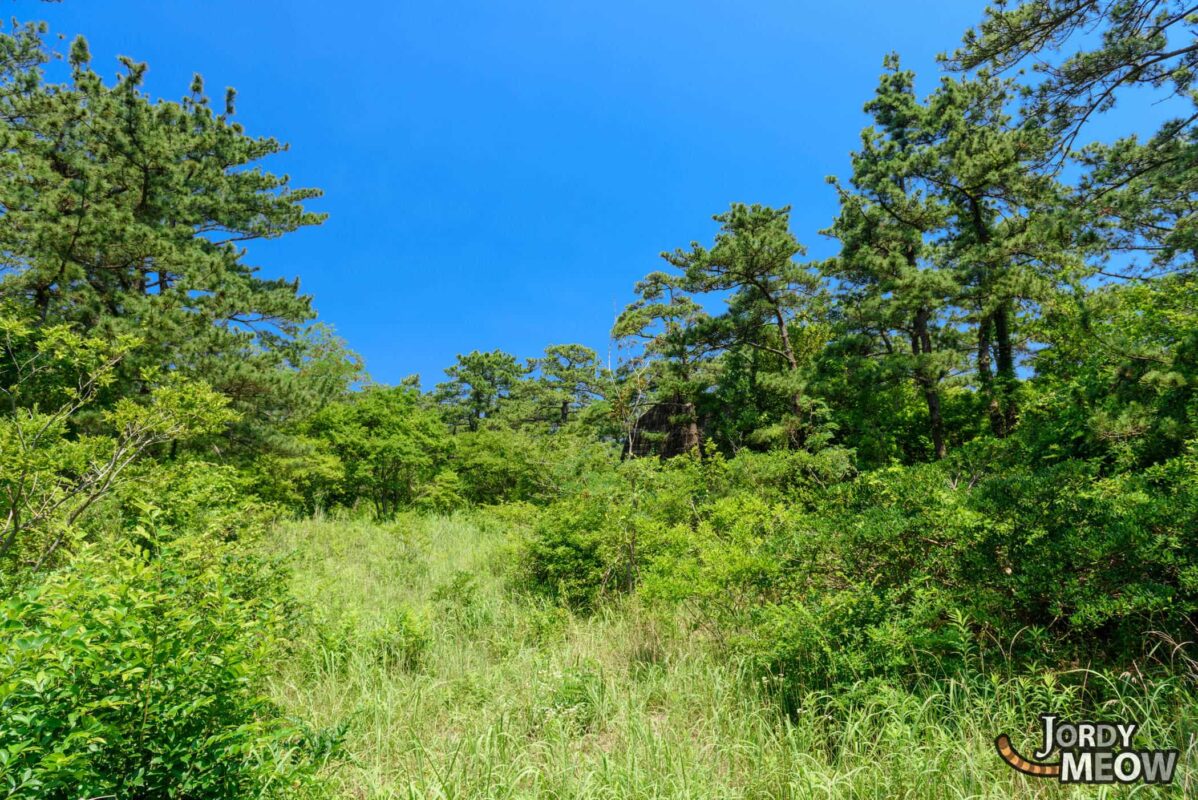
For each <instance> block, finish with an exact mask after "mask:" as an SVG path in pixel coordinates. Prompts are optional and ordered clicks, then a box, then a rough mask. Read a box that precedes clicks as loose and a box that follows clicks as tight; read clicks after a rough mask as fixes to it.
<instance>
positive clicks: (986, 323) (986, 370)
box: [978, 314, 1007, 438]
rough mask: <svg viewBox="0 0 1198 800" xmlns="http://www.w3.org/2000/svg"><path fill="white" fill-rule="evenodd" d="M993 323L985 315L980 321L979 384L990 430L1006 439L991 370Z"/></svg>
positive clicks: (988, 316)
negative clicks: (988, 418) (991, 331)
mask: <svg viewBox="0 0 1198 800" xmlns="http://www.w3.org/2000/svg"><path fill="white" fill-rule="evenodd" d="M992 324H993V321H992V320H991V318H990V315H989V314H983V315H982V318H981V319H980V320H978V383H979V384H980V385H981V388H982V395H983V396H984V397H985V399H986V411H987V414H988V415H989V417H990V429H991V430H992V431H994V435H995V436H998V437H1000V438H1001V437H1004V436H1006V435H1007V432H1006V425H1005V421H1004V419H1003V415H1002V409H1001V407H1000V406H999V403H998V397H997V395H996V394H995V389H994V373H993V372H992V371H991V368H990V343H991V342H990V328H991V325H992Z"/></svg>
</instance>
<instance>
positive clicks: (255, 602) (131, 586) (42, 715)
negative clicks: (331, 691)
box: [0, 537, 328, 800]
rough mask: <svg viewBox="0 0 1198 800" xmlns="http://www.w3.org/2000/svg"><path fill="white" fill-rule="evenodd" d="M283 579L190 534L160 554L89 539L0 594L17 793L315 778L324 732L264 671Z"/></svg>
mask: <svg viewBox="0 0 1198 800" xmlns="http://www.w3.org/2000/svg"><path fill="white" fill-rule="evenodd" d="M282 591H283V590H282V581H281V579H280V578H279V576H277V575H276V576H272V575H270V574H269V570H268V571H267V574H263V573H262V570H260V569H259V568H258V567H257V566H256V565H255V564H254V561H253V558H252V556H250V555H249V554H248V553H247V552H246V551H244V550H243V549H240V548H236V547H233V546H230V545H225V544H220V543H216V542H213V541H212V540H210V539H208V540H205V539H200V538H195V537H190V538H180V539H177V540H175V541H173V542H170V543H168V544H165V545H163V547H162V548H161V550H160V551H159V552H158V554H157V555H156V556H150V555H148V553H147V551H145V550H141V549H135V548H134V547H132V546H131V545H128V544H117V545H114V546H113V548H112V552H110V553H102V552H101V549H100V548H99V547H94V546H93V547H87V548H85V549H84V550H83V551H82V552H81V553H80V554H79V555H78V556H77V557H76V558H75V559H74V560H73V562H72V564H71V566H70V567H69V568H68V569H65V570H63V571H60V572H57V573H54V574H52V575H50V576H49V577H47V578H46V579H45V580H44V581H43V582H41V583H39V584H37V585H35V586H34V587H32V588H30V589H28V590H27V591H25V592H24V593H22V594H20V595H17V596H14V597H11V598H10V599H8V600H7V601H5V602H4V603H3V604H0V630H2V631H3V634H2V635H3V637H4V646H3V648H2V649H0V675H2V676H3V677H2V678H0V754H3V757H2V758H0V786H4V787H5V791H6V792H7V793H8V794H9V795H10V796H13V797H30V798H33V797H37V798H64V800H65V799H67V798H70V800H74V799H75V798H80V797H101V796H111V797H121V798H139V797H144V798H150V797H186V798H214V800H215V799H216V798H232V797H248V796H254V797H284V796H292V795H294V794H297V793H299V792H301V791H302V790H303V789H304V788H306V787H309V786H311V784H312V776H313V774H314V770H315V768H316V767H317V766H318V764H317V763H316V762H317V761H318V760H319V758H321V757H322V753H321V752H318V751H326V752H327V747H326V745H327V744H328V742H327V741H325V742H324V743H323V744H320V745H319V746H317V743H318V742H320V741H321V737H319V736H317V737H315V738H312V737H310V736H309V735H308V733H307V732H306V731H305V729H304V728H303V727H302V726H300V725H298V724H296V723H293V722H290V721H288V720H286V719H284V718H282V717H281V716H280V714H279V712H278V711H277V710H276V709H275V707H274V706H273V705H272V704H271V703H270V702H269V701H268V700H266V699H264V697H263V693H262V690H263V678H264V676H265V674H266V673H267V672H268V671H269V669H270V664H271V660H272V659H274V658H277V656H278V651H279V650H280V649H281V642H282V634H283V632H284V629H283V623H284V615H283V613H282V609H283V604H282V602H281V595H282Z"/></svg>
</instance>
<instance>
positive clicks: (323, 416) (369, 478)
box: [307, 386, 452, 517]
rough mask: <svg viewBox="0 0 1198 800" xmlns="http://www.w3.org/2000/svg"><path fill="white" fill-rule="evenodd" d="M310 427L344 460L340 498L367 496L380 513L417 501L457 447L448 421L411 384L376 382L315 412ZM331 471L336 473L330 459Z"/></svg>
mask: <svg viewBox="0 0 1198 800" xmlns="http://www.w3.org/2000/svg"><path fill="white" fill-rule="evenodd" d="M307 432H308V435H309V436H312V437H316V438H319V439H321V440H322V441H324V442H326V443H327V445H328V448H329V450H331V451H332V454H333V455H335V456H336V458H337V461H338V462H340V465H341V469H342V470H343V475H344V478H343V479H342V481H341V483H340V485H339V486H338V497H339V499H341V500H342V501H343V502H350V503H352V502H353V501H354V500H355V499H356V498H357V497H360V496H364V497H366V498H368V499H369V501H370V502H371V504H372V505H373V506H374V510H375V513H376V514H377V515H378V516H380V517H389V516H392V515H394V514H395V513H396V512H397V511H399V510H400V509H401V508H404V507H407V506H410V505H411V504H412V503H414V502H415V501H416V499H417V498H418V497H419V496H420V493H421V491H422V489H423V487H424V486H425V484H426V483H428V482H430V481H433V480H434V478H435V477H436V476H437V475H438V474H439V473H441V470H442V468H443V467H444V466H445V465H446V463H447V459H448V457H449V453H450V451H451V448H452V443H451V442H450V440H449V436H448V431H447V430H446V428H445V425H444V423H443V422H442V421H441V419H440V418H439V417H438V416H437V414H436V413H435V412H434V411H432V410H431V409H429V408H428V407H427V406H426V405H425V404H424V403H422V402H421V398H420V396H419V394H418V393H417V392H416V391H415V390H414V389H411V388H409V387H406V386H397V387H383V386H371V387H367V388H366V389H363V390H362V391H360V392H357V393H354V394H352V395H350V396H348V397H346V398H345V399H344V400H343V401H341V402H337V403H331V404H329V405H328V406H326V407H325V408H323V409H321V410H320V411H319V412H317V413H316V414H315V415H313V417H312V418H311V420H310V421H309V422H308V424H307ZM329 472H330V473H331V474H335V470H334V469H333V468H332V465H331V464H330V469H329ZM443 480H448V478H445V479H443ZM313 494H315V492H313Z"/></svg>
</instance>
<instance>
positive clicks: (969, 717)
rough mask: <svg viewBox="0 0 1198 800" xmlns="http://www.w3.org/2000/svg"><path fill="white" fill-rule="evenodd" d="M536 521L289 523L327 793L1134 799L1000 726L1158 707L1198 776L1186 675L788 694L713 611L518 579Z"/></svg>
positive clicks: (1188, 781) (302, 664)
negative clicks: (1075, 776) (1048, 774)
mask: <svg viewBox="0 0 1198 800" xmlns="http://www.w3.org/2000/svg"><path fill="white" fill-rule="evenodd" d="M524 536H525V534H524V533H521V532H520V531H519V530H518V529H514V528H513V527H512V523H511V521H510V520H507V519H497V518H496V517H495V516H494V515H491V514H486V515H483V516H481V517H480V516H475V515H469V516H463V515H456V516H453V517H417V516H404V517H402V518H400V519H398V520H396V521H394V522H392V523H388V524H384V525H379V524H376V523H371V522H368V521H363V520H318V521H310V522H301V523H295V524H291V525H288V526H286V527H285V528H284V529H283V531H282V532H281V535H280V537H279V538H278V539H277V540H276V544H277V546H278V547H279V548H280V549H281V551H284V552H288V553H293V554H294V561H293V564H294V570H295V572H294V579H293V580H294V587H295V593H296V596H297V597H298V598H300V599H301V600H302V601H304V602H305V603H306V604H308V606H309V607H310V608H312V609H313V613H314V614H316V615H317V616H316V617H315V618H314V619H312V620H311V622H310V624H309V625H307V626H305V627H304V633H303V634H302V635H301V636H300V637H299V642H298V643H297V648H298V651H299V655H298V656H297V657H296V658H295V659H293V660H291V661H290V662H288V663H287V664H286V665H285V667H284V669H283V670H282V672H281V674H280V675H279V676H278V677H277V678H276V679H275V680H274V682H273V696H274V697H275V698H276V699H277V700H278V702H280V703H281V704H282V705H283V706H284V707H286V708H288V709H290V710H291V711H292V712H293V713H296V714H303V715H305V716H308V717H309V718H311V719H312V720H313V721H314V722H315V723H316V724H317V725H322V726H330V727H331V726H336V725H342V724H344V725H345V726H346V727H345V730H344V734H345V741H344V750H343V754H342V759H343V760H342V761H341V763H340V764H339V765H338V766H337V767H336V769H335V770H333V771H332V772H331V779H330V787H329V788H330V790H331V791H333V793H334V794H335V795H336V796H339V797H347V798H415V797H420V798H426V797H434V798H474V797H492V798H500V797H519V798H525V797H528V798H532V797H543V798H550V797H559V798H560V797H578V798H616V797H658V798H695V799H696V800H698V799H699V798H767V797H769V798H833V797H834V798H877V799H878V800H882V798H887V799H889V798H910V799H911V800H919V799H922V798H977V799H979V800H980V799H982V798H987V799H993V800H997V799H998V798H1009V797H1077V798H1080V797H1118V796H1127V795H1129V794H1130V792H1129V790H1128V788H1127V787H1123V788H1120V789H1116V790H1111V789H1102V788H1097V787H1091V788H1086V787H1074V788H1072V789H1068V788H1061V787H1059V786H1057V785H1055V784H1044V783H1043V782H1037V779H1033V778H1026V777H1023V776H1020V775H1018V774H1016V773H1014V772H1013V771H1012V770H1010V769H1009V768H1007V767H1006V766H1005V765H1004V764H1002V762H1001V761H1000V760H999V759H998V758H997V757H996V755H995V753H994V743H993V742H994V737H995V736H996V735H997V733H999V732H1006V733H1009V734H1010V735H1011V736H1012V737H1013V739H1015V740H1018V741H1020V742H1028V743H1030V742H1032V741H1034V740H1035V735H1036V734H1035V725H1036V717H1037V715H1038V714H1040V713H1048V712H1056V713H1060V714H1063V715H1068V716H1071V717H1074V718H1089V717H1090V716H1099V717H1101V718H1105V719H1137V720H1138V719H1144V720H1147V721H1148V722H1147V725H1146V728H1145V729H1144V731H1143V734H1142V736H1143V740H1142V741H1143V743H1145V746H1148V744H1151V745H1155V746H1176V745H1178V744H1181V745H1182V748H1183V757H1182V761H1181V763H1180V766H1179V771H1178V774H1177V776H1176V779H1175V785H1174V787H1172V794H1171V795H1169V796H1177V797H1185V796H1189V794H1192V792H1193V791H1194V790H1195V788H1198V749H1196V748H1195V745H1194V744H1193V742H1194V737H1195V736H1198V692H1196V690H1195V686H1194V683H1193V680H1192V678H1189V677H1187V676H1186V675H1185V674H1184V672H1179V673H1178V674H1177V675H1176V676H1175V677H1173V678H1170V679H1158V680H1153V681H1145V680H1143V679H1142V678H1141V677H1140V676H1137V675H1134V674H1128V675H1122V676H1118V675H1105V674H1101V673H1099V672H1096V671H1085V670H1081V669H1070V670H1061V671H1043V672H1039V673H1035V674H1020V673H1019V672H1018V671H1015V670H1011V669H1009V665H1007V664H993V663H987V664H983V663H981V661H980V657H979V656H978V655H977V654H975V653H964V654H962V664H961V669H959V670H958V671H957V672H956V674H955V675H954V676H953V677H945V676H944V675H943V674H928V673H920V672H916V671H912V672H909V673H908V674H907V675H906V676H905V679H904V680H902V681H893V680H880V679H862V680H853V681H850V682H847V683H845V684H843V685H841V686H839V687H838V688H837V689H836V690H835V691H827V690H821V689H818V688H814V687H813V688H810V689H807V690H805V691H801V692H795V693H793V694H792V695H791V696H790V699H789V701H788V702H787V703H782V702H780V698H779V693H778V687H777V685H776V684H774V683H773V682H772V681H770V680H768V679H766V680H763V675H762V673H761V671H760V668H759V664H758V662H757V659H756V658H755V657H754V656H753V655H752V654H745V653H743V652H742V651H741V650H740V649H739V648H738V645H737V643H736V642H735V641H732V642H729V641H723V640H721V637H720V636H719V635H718V634H717V632H715V631H713V630H712V629H711V628H710V626H707V625H705V624H703V621H702V618H701V615H697V614H690V613H684V612H680V611H679V609H678V608H677V607H676V606H674V605H673V604H668V605H666V606H664V607H663V606H662V605H661V604H659V603H656V602H653V601H649V600H647V599H644V598H637V597H635V596H617V597H613V598H611V599H609V600H606V601H604V602H601V603H599V604H598V605H597V606H596V607H594V608H592V609H591V610H590V611H589V612H588V613H580V612H576V611H571V610H569V609H567V608H563V607H562V606H560V605H557V604H553V603H548V602H546V601H545V599H544V597H543V596H542V595H540V594H537V593H531V592H528V591H526V589H525V588H524V587H523V584H522V582H521V578H520V576H519V575H518V574H514V573H512V572H511V571H510V570H509V569H508V568H507V566H506V565H507V564H509V563H510V561H509V558H508V556H509V553H510V549H511V548H512V547H513V546H519V543H520V542H521V541H523V538H524ZM1083 687H1086V688H1085V689H1083ZM1089 689H1094V690H1096V691H1089ZM1099 697H1101V699H1100V700H1099V699H1097V698H1099ZM1151 791H1152V793H1153V796H1162V790H1161V789H1153V790H1151ZM1165 794H1168V792H1165ZM1135 796H1146V793H1145V790H1144V789H1142V788H1141V789H1140V791H1139V792H1137V793H1135Z"/></svg>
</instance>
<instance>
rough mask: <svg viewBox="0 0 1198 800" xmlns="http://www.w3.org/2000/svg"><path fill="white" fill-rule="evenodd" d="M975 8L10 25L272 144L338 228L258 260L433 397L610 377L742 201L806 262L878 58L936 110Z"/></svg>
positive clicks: (36, 8)
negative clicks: (589, 375) (491, 383)
mask: <svg viewBox="0 0 1198 800" xmlns="http://www.w3.org/2000/svg"><path fill="white" fill-rule="evenodd" d="M983 5H984V4H983V3H982V2H972V1H971V0H915V1H913V2H903V3H882V2H876V0H840V2H834V3H828V2H814V1H813V0H776V1H775V0H761V1H759V2H757V1H754V0H741V1H740V2H730V1H729V2H724V1H723V0H721V1H720V2H715V1H713V0H685V1H683V0H662V1H660V2H654V1H653V0H639V2H634V1H633V0H605V2H598V3H597V2H588V3H583V2H575V0H508V1H507V2H495V1H494V0H435V2H420V3H417V2H409V1H408V0H394V1H393V2H364V1H363V0H358V2H347V3H336V4H330V3H328V2H319V3H318V2H310V1H309V0H288V2H282V0H254V1H253V2H247V1H246V0H206V2H203V3H200V2H191V3H188V2H182V1H181V0H140V1H139V2H132V1H131V0H129V1H124V0H107V2H104V3H99V2H88V1H87V0H67V2H64V3H62V4H56V5H43V4H33V3H19V4H16V5H15V6H14V9H13V10H14V11H15V12H16V13H18V14H23V15H27V16H37V17H39V18H44V19H47V20H49V21H50V23H51V26H52V30H53V31H54V32H56V33H62V34H65V35H67V37H68V38H69V37H70V36H73V35H74V34H75V33H83V34H85V35H86V36H87V37H88V39H89V41H90V43H91V50H92V54H93V62H94V65H95V66H96V68H97V69H99V70H100V71H101V72H102V73H105V74H114V73H115V72H116V67H117V64H116V61H115V57H116V55H118V54H123V55H129V56H132V57H134V58H136V59H138V60H142V61H146V62H148V63H149V65H150V72H149V75H148V79H147V82H148V88H149V90H150V91H151V92H152V93H153V94H155V95H157V96H164V97H169V98H177V97H179V96H181V95H182V94H184V93H185V92H186V89H187V86H188V84H189V83H190V79H191V75H192V73H193V72H197V71H198V72H201V73H202V74H203V75H204V76H205V79H206V81H207V85H208V88H209V91H210V92H211V93H212V94H213V95H214V96H220V95H221V94H222V93H223V87H225V86H228V85H231V86H235V87H236V88H237V90H238V104H237V106H238V119H239V120H240V121H241V122H242V124H244V125H245V126H246V128H247V129H248V131H249V132H251V133H253V134H264V135H266V134H268V135H273V136H276V137H277V138H279V139H282V140H284V141H287V142H289V143H290V145H291V151H290V152H289V153H287V154H286V155H285V156H283V157H282V158H279V159H276V160H274V161H273V162H272V163H271V165H270V166H271V168H272V169H273V170H275V171H278V172H286V173H288V174H290V175H291V176H292V178H293V180H294V182H295V183H296V184H297V185H300V186H317V187H320V188H322V189H324V190H325V197H324V198H323V199H322V200H320V201H318V202H317V203H314V204H313V206H312V207H313V208H314V209H316V210H321V211H325V212H328V213H329V215H330V216H329V220H328V221H327V222H326V223H325V224H324V225H323V226H321V227H319V228H312V229H308V230H304V231H301V232H299V233H296V234H293V235H292V236H290V237H285V238H283V239H281V240H277V241H271V242H265V243H257V244H255V245H253V246H252V247H251V250H250V260H251V261H252V262H253V263H256V264H259V265H261V266H262V269H263V273H264V274H266V275H269V276H275V275H281V276H286V277H288V278H290V277H294V276H297V275H298V276H299V277H300V281H301V286H302V288H303V289H304V291H306V292H309V293H311V294H313V295H314V296H315V298H316V306H317V308H318V310H319V312H320V316H321V318H322V319H324V320H325V321H327V322H329V323H330V324H332V325H333V326H334V327H336V329H337V331H338V332H339V333H340V335H341V336H343V337H344V338H345V339H347V340H348V342H349V343H350V345H351V347H352V348H353V349H355V350H356V351H357V352H359V353H360V354H362V355H363V356H364V357H365V359H366V362H367V366H368V368H369V370H370V372H371V374H372V375H373V377H374V378H375V379H376V380H380V381H385V382H396V381H398V380H400V379H401V378H402V377H404V376H405V375H408V374H411V373H420V374H421V375H422V377H423V382H424V385H425V386H426V387H430V386H431V385H432V384H433V383H435V382H437V381H439V380H441V379H442V378H443V376H442V374H441V370H442V369H443V368H444V367H446V366H448V365H449V364H450V363H452V361H453V358H454V356H455V355H456V354H457V353H460V352H468V351H470V350H474V349H492V348H496V347H498V348H502V349H504V350H508V351H510V352H513V353H516V354H517V355H519V356H522V357H527V356H533V355H537V354H539V353H540V352H541V350H542V349H543V348H544V346H545V345H547V344H551V343H560V342H581V343H584V344H587V345H589V346H591V347H594V348H596V349H597V350H599V351H600V353H601V354H606V352H607V348H608V340H607V332H608V330H609V328H610V327H611V323H612V320H613V316H614V311H615V309H617V308H622V307H623V306H624V305H625V304H626V303H628V302H629V301H630V300H631V299H632V285H633V283H634V282H635V281H636V280H637V279H639V278H640V277H642V276H643V275H644V274H645V273H647V272H649V271H652V270H654V269H657V268H658V267H659V263H660V262H659V259H658V257H657V254H658V253H659V252H660V251H662V250H663V249H673V248H674V247H679V246H685V245H687V244H688V243H689V242H690V241H691V240H692V239H699V240H700V241H708V240H709V239H710V237H711V235H712V233H713V232H714V229H715V225H714V223H712V222H711V215H712V214H714V213H717V212H720V211H722V210H724V209H725V208H726V207H727V206H728V204H729V203H731V202H733V201H743V202H760V203H767V204H773V205H782V204H790V205H792V206H793V207H794V212H793V226H794V229H795V232H796V234H797V235H798V236H799V238H800V240H802V241H804V242H806V243H807V244H808V245H809V247H810V249H811V253H812V254H813V255H817V256H819V255H828V254H830V253H831V252H833V249H834V248H833V246H832V244H831V243H830V242H828V241H826V240H823V239H822V237H820V236H819V235H818V234H817V231H818V230H819V229H820V228H822V227H824V226H825V225H827V224H828V222H829V221H830V220H831V218H832V215H833V214H834V212H835V198H834V196H833V193H832V190H831V188H830V187H828V186H827V185H826V184H825V182H824V178H825V176H827V175H829V174H841V175H844V174H846V173H847V169H848V153H849V151H850V150H852V149H853V148H854V147H855V146H856V144H857V141H858V134H859V132H860V130H861V128H862V127H863V126H864V125H865V122H866V120H865V117H864V115H863V114H862V113H861V106H862V104H863V103H864V102H865V100H867V99H868V98H869V96H870V94H871V93H872V91H873V87H874V84H875V82H876V79H877V76H878V74H879V73H880V71H881V61H882V56H883V55H884V54H885V53H886V52H888V51H891V50H895V51H898V52H899V53H901V54H902V56H903V58H904V62H905V64H906V65H908V66H910V67H913V68H915V69H916V70H918V71H919V72H920V73H921V80H920V87H919V88H920V91H921V92H924V91H927V90H928V89H930V88H932V86H934V83H935V81H936V65H935V56H936V54H937V53H938V52H940V51H943V50H945V49H949V48H952V47H953V46H955V44H956V43H957V42H958V41H959V40H960V36H961V33H962V32H963V31H964V30H965V29H966V28H967V27H968V26H969V25H971V24H972V23H974V22H976V21H977V20H978V19H979V18H980V15H981V9H982V7H983Z"/></svg>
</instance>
